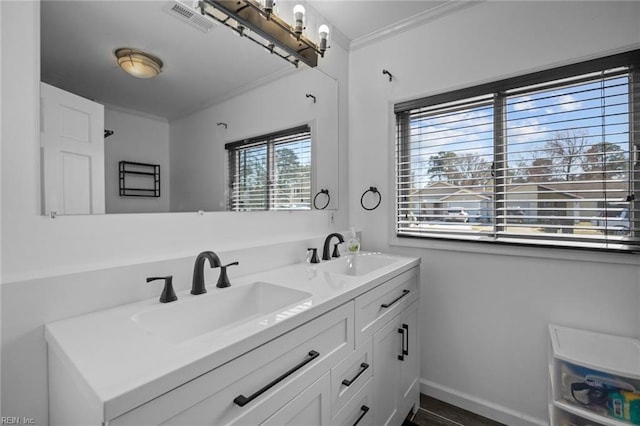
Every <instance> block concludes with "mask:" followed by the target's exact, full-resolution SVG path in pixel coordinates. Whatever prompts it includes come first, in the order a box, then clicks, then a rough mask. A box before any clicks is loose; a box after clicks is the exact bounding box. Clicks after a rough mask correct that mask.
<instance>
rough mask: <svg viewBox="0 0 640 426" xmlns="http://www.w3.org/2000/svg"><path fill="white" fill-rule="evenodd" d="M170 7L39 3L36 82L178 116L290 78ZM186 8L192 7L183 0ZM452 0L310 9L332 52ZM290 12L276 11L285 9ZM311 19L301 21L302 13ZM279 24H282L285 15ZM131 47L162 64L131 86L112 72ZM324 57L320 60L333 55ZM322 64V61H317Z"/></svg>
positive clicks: (165, 0)
mask: <svg viewBox="0 0 640 426" xmlns="http://www.w3.org/2000/svg"><path fill="white" fill-rule="evenodd" d="M174 1H175V0H161V1H159V0H137V1H126V0H125V1H104V0H102V1H101V0H83V1H78V0H72V1H61V0H44V1H43V2H42V4H41V78H42V81H44V82H46V83H49V84H52V85H54V86H57V87H60V88H62V89H64V90H67V91H70V92H73V93H76V94H78V95H80V96H83V97H86V98H90V99H93V100H95V101H97V102H100V103H102V104H105V105H107V106H112V107H119V108H121V109H124V110H128V111H132V112H133V111H135V112H139V113H143V114H145V115H149V116H153V117H160V118H166V119H168V120H171V119H174V118H177V117H181V116H183V115H186V114H188V113H191V112H194V111H197V110H199V109H202V108H204V107H206V106H209V105H212V104H214V103H216V102H218V101H220V100H222V99H225V98H226V97H228V96H230V94H233V93H238V92H239V91H241V90H242V89H243V88H247V87H253V86H254V85H255V84H257V83H256V82H260V81H265V80H268V79H270V78H273V77H274V76H278V75H282V74H285V73H288V72H293V71H294V70H295V69H294V68H293V67H292V66H291V65H290V64H289V63H287V62H286V61H284V60H282V59H280V58H278V57H277V56H275V55H270V54H269V53H267V52H266V51H265V50H264V49H263V48H261V47H259V46H257V45H256V44H254V43H251V42H249V41H248V40H245V39H242V38H240V37H238V36H236V35H235V34H234V33H233V32H232V31H231V30H229V29H228V28H225V27H224V26H222V25H215V26H214V27H213V29H212V30H211V31H209V32H208V33H205V32H202V31H200V30H198V29H196V28H194V27H192V26H190V25H189V24H188V23H186V22H184V21H182V20H180V19H178V18H176V17H175V16H171V15H170V14H169V13H168V12H167V11H166V9H167V8H168V7H170V6H171V5H172V4H173V2H174ZM183 2H184V3H185V4H192V3H191V1H183ZM451 2H452V1H451V0H446V1H436V0H433V1H431V0H421V1H415V0H413V1H401V0H400V1H398V0H396V1H383V0H348V1H344V0H343V1H334V0H307V1H306V2H304V3H305V4H306V5H307V8H308V11H309V12H311V11H312V10H315V11H316V12H317V13H318V14H320V15H321V16H322V17H324V20H326V21H327V22H328V23H329V25H330V27H331V28H332V35H333V38H332V37H331V36H330V39H331V41H330V44H331V43H335V42H339V43H340V44H347V46H344V47H345V48H349V46H348V45H349V44H350V43H352V42H354V41H358V40H359V39H362V38H363V37H367V36H370V35H371V34H372V33H375V32H377V31H380V30H383V29H388V28H390V27H392V26H393V25H395V24H397V23H399V22H402V21H404V20H407V19H409V18H411V17H413V16H416V15H417V14H425V13H429V11H432V10H436V9H438V8H440V7H442V6H443V5H445V4H447V3H451ZM288 3H292V4H293V2H291V1H289V0H282V1H281V2H279V3H278V4H279V7H282V8H284V6H288ZM309 12H308V13H309ZM282 17H283V18H285V17H286V15H285V14H282ZM120 47H130V48H135V49H139V50H144V51H146V52H149V53H151V54H153V55H155V56H157V57H159V58H161V59H162V61H163V62H164V68H163V72H162V73H161V74H160V75H159V76H158V77H156V78H152V79H137V78H134V77H131V76H129V75H127V74H126V73H124V72H123V71H122V70H120V69H119V68H118V65H117V63H116V60H115V56H114V53H113V52H114V51H115V50H116V49H117V48H120ZM330 54H331V50H329V51H328V52H327V54H326V55H330ZM320 60H321V61H322V59H320Z"/></svg>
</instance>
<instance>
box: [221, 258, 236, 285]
mask: <svg viewBox="0 0 640 426" xmlns="http://www.w3.org/2000/svg"><path fill="white" fill-rule="evenodd" d="M238 264H239V263H238V262H231V263H227V264H226V265H223V266H220V276H219V277H218V283H217V284H216V287H218V288H224V287H231V282H229V275H227V266H235V265H238Z"/></svg>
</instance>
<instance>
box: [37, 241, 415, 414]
mask: <svg viewBox="0 0 640 426" xmlns="http://www.w3.org/2000/svg"><path fill="white" fill-rule="evenodd" d="M358 256H361V257H362V256H379V257H385V258H386V261H385V262H384V263H385V265H384V266H382V267H379V268H377V269H376V270H374V271H372V272H368V273H364V274H362V275H353V276H352V275H346V274H344V273H336V272H333V271H335V270H337V269H338V268H335V267H334V266H340V262H345V258H339V259H336V260H332V261H328V262H323V263H321V264H318V265H310V264H306V263H300V264H294V265H289V266H286V267H282V268H278V269H273V270H268V271H264V272H260V273H257V274H252V275H246V276H242V277H239V278H235V279H234V280H232V287H238V286H244V285H251V284H252V283H255V282H263V283H271V284H275V285H278V286H282V287H288V288H291V289H295V290H298V291H303V292H307V293H309V294H310V296H309V297H306V298H305V299H304V300H303V301H301V302H296V303H295V304H292V305H290V306H287V307H286V308H283V309H279V310H277V311H276V312H273V313H270V314H269V315H264V316H261V317H258V318H251V320H250V321H244V322H242V323H240V324H235V325H232V326H227V327H222V328H220V329H217V330H215V331H213V332H208V333H204V334H200V335H197V336H195V337H191V338H188V339H186V340H178V341H171V340H170V339H166V338H163V337H162V336H159V335H158V334H157V333H153V332H150V331H149V330H148V329H145V328H144V327H140V326H139V324H136V317H137V316H139V315H140V313H146V312H151V311H155V312H154V314H155V315H158V314H160V315H161V312H162V310H163V309H171V308H172V307H175V306H178V304H188V303H189V302H193V301H194V300H196V299H197V298H202V297H211V298H215V297H216V295H221V294H223V293H224V292H225V291H227V290H228V289H225V288H222V289H220V288H216V286H215V283H208V285H207V291H208V292H207V293H206V294H205V295H198V296H194V295H191V294H190V292H189V291H188V290H187V291H184V292H179V293H178V300H177V301H176V302H171V303H167V304H161V303H159V302H158V299H157V298H154V299H150V300H144V301H141V302H137V303H132V304H128V305H123V306H119V307H116V308H112V309H107V310H103V311H98V312H94V313H91V314H87V315H82V316H78V317H73V318H68V319H65V320H61V321H57V322H54V323H50V324H47V325H46V326H45V339H46V341H47V343H48V344H49V348H50V350H51V351H54V352H55V353H56V355H57V356H58V357H59V358H60V359H61V360H62V362H63V363H64V364H65V365H66V366H67V367H68V368H69V369H71V370H72V371H75V372H77V373H78V378H79V379H78V380H77V382H78V383H77V384H78V386H81V387H82V389H83V393H84V394H86V395H87V396H88V398H89V399H90V400H91V403H93V404H99V405H100V406H101V407H102V409H103V410H104V414H105V418H106V419H113V418H115V417H117V416H119V415H121V414H123V413H125V412H127V411H129V410H131V409H133V408H135V407H137V406H139V405H141V404H143V403H145V402H146V401H149V400H151V399H153V398H155V397H157V396H159V395H161V394H163V393H165V392H167V391H169V390H171V389H174V388H175V387H177V386H180V385H181V384H183V383H184V382H186V381H188V380H190V379H193V378H194V377H197V376H199V375H202V374H204V373H206V372H208V371H210V370H212V369H214V368H216V367H218V366H220V365H222V364H223V363H225V362H227V361H229V360H231V359H233V358H235V357H238V356H240V355H242V354H243V353H246V352H248V351H250V350H251V349H253V348H255V347H257V346H259V345H261V344H264V343H266V342H268V341H270V340H271V339H273V338H275V337H277V336H280V335H282V334H284V333H286V332H287V331H289V330H292V329H293V328H295V327H298V326H300V325H302V324H304V323H305V322H307V321H310V320H312V319H313V318H315V317H317V316H319V315H322V314H323V313H325V312H328V311H330V310H331V309H334V308H336V307H338V306H340V305H342V304H343V303H345V302H347V301H349V300H351V299H353V298H355V297H357V296H358V295H360V294H362V293H364V292H366V291H368V290H370V289H372V288H374V287H376V286H378V285H380V284H382V283H383V282H385V281H387V280H389V279H390V278H392V277H394V276H396V275H398V274H400V273H402V272H405V271H407V270H409V269H411V268H413V267H414V266H417V265H418V264H419V263H420V259H418V258H411V257H403V256H396V255H387V254H380V253H361V254H360V255H358ZM200 300H202V299H200ZM173 309H175V308H173Z"/></svg>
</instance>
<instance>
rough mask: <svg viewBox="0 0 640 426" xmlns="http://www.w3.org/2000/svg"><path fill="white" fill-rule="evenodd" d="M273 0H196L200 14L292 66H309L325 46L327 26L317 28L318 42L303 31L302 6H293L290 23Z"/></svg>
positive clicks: (322, 51) (327, 34) (316, 60)
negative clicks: (280, 13)
mask: <svg viewBox="0 0 640 426" xmlns="http://www.w3.org/2000/svg"><path fill="white" fill-rule="evenodd" d="M273 5H274V2H273V0H260V1H258V0H200V1H199V2H198V7H199V8H200V12H201V13H202V14H203V15H207V16H210V17H212V18H213V19H215V20H216V21H218V22H220V23H222V24H224V25H226V26H227V27H229V28H231V29H232V30H233V31H235V32H236V33H237V34H239V35H240V36H241V37H246V38H248V39H250V40H251V41H253V42H255V43H257V44H259V45H261V46H263V47H264V48H265V49H267V51H269V52H270V53H273V54H276V55H278V56H280V57H281V58H283V59H285V60H287V61H289V62H290V63H292V64H293V65H295V66H296V67H298V65H299V63H300V62H302V63H304V64H306V65H308V66H310V67H311V68H313V67H315V66H317V65H318V55H319V56H320V57H324V52H325V51H326V50H327V38H328V36H329V27H328V26H327V25H321V26H320V27H319V28H318V34H317V38H318V42H317V43H316V42H314V41H313V40H312V39H311V38H309V37H308V36H307V35H305V30H306V28H305V26H304V21H305V9H304V7H303V6H302V5H296V6H295V7H294V8H293V18H294V21H295V22H294V24H293V25H290V24H288V23H287V22H286V21H285V20H283V19H282V18H280V17H279V16H278V15H277V14H276V12H275V10H274V9H273Z"/></svg>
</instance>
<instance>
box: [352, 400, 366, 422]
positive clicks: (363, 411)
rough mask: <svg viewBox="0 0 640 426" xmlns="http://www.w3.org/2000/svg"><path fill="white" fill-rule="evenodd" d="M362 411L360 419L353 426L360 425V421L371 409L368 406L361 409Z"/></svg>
mask: <svg viewBox="0 0 640 426" xmlns="http://www.w3.org/2000/svg"><path fill="white" fill-rule="evenodd" d="M360 410H362V414H360V417H358V419H357V420H356V422H355V423H354V424H353V426H356V425H357V424H358V423H360V420H362V418H363V417H364V416H365V414H367V411H369V407H367V406H366V405H363V406H362V407H360Z"/></svg>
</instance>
